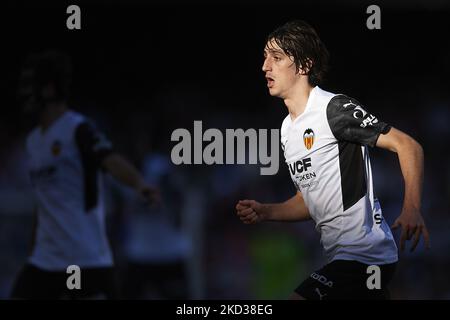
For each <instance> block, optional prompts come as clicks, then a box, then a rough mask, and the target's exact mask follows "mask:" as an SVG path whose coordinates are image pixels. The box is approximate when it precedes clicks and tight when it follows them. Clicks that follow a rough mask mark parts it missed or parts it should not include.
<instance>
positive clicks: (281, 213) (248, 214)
mask: <svg viewBox="0 0 450 320" xmlns="http://www.w3.org/2000/svg"><path fill="white" fill-rule="evenodd" d="M236 211H237V215H238V216H239V218H240V219H241V221H242V222H243V223H245V224H254V223H258V222H261V221H305V220H309V219H311V216H310V214H309V210H308V208H307V207H306V204H305V201H304V199H303V196H302V193H301V192H300V191H297V194H296V195H295V196H293V197H292V198H290V199H289V200H287V201H285V202H282V203H259V202H258V201H255V200H240V201H239V202H238V203H237V205H236Z"/></svg>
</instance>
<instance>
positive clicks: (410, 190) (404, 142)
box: [377, 128, 430, 251]
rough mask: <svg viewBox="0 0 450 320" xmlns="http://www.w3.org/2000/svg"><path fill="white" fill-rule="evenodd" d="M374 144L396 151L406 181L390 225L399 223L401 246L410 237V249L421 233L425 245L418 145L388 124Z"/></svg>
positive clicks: (412, 248) (425, 232) (421, 164)
mask: <svg viewBox="0 0 450 320" xmlns="http://www.w3.org/2000/svg"><path fill="white" fill-rule="evenodd" d="M377 147H379V148H383V149H387V150H390V151H392V152H395V153H397V155H398V159H399V162H400V168H401V171H402V175H403V178H404V181H405V195H404V200H403V209H402V212H401V214H400V216H399V217H398V218H397V219H396V220H395V222H394V224H393V225H392V228H393V229H395V228H398V227H399V226H400V227H401V228H402V232H401V236H400V250H402V251H403V250H404V248H405V241H406V240H411V239H413V244H412V246H411V251H413V250H414V249H415V248H416V246H417V244H418V243H419V240H420V236H421V235H422V236H423V238H424V240H425V245H426V247H427V248H428V247H429V246H430V236H429V233H428V230H427V227H426V225H425V222H424V220H423V217H422V214H421V210H420V206H421V194H422V183H423V162H424V155H423V149H422V147H421V145H420V144H419V143H418V142H417V141H415V140H414V139H413V138H412V137H410V136H409V135H407V134H406V133H404V132H402V131H400V130H398V129H395V128H391V130H390V131H389V132H388V133H387V134H382V135H380V137H379V138H378V141H377Z"/></svg>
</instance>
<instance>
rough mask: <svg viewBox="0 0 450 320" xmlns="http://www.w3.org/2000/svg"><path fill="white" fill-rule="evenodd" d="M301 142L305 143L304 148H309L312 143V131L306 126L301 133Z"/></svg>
mask: <svg viewBox="0 0 450 320" xmlns="http://www.w3.org/2000/svg"><path fill="white" fill-rule="evenodd" d="M303 142H304V143H305V147H306V149H308V150H309V149H311V148H312V146H313V144H314V131H313V130H312V129H311V128H308V129H306V130H305V132H304V133H303Z"/></svg>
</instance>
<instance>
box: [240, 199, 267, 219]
mask: <svg viewBox="0 0 450 320" xmlns="http://www.w3.org/2000/svg"><path fill="white" fill-rule="evenodd" d="M263 211H264V210H263V205H262V204H261V203H259V202H258V201H255V200H239V202H238V203H237V204H236V213H237V215H238V217H239V219H241V221H242V222H243V223H245V224H255V223H258V222H261V221H263V220H264V219H265V216H264V213H263Z"/></svg>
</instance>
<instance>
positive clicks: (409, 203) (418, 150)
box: [397, 137, 424, 210]
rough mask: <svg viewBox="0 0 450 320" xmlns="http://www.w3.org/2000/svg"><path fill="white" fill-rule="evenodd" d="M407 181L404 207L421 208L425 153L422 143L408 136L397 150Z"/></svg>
mask: <svg viewBox="0 0 450 320" xmlns="http://www.w3.org/2000/svg"><path fill="white" fill-rule="evenodd" d="M397 153H398V158H399V162H400V167H401V170H402V175H403V178H404V181H405V196H404V201H403V207H404V208H410V209H417V210H420V205H421V197H422V184H423V171H424V169H423V167H424V165H423V163H424V154H423V149H422V147H421V145H420V144H419V143H418V142H416V141H415V140H414V139H412V138H410V137H408V139H405V141H404V143H402V145H401V146H400V147H399V148H398V150H397Z"/></svg>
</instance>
